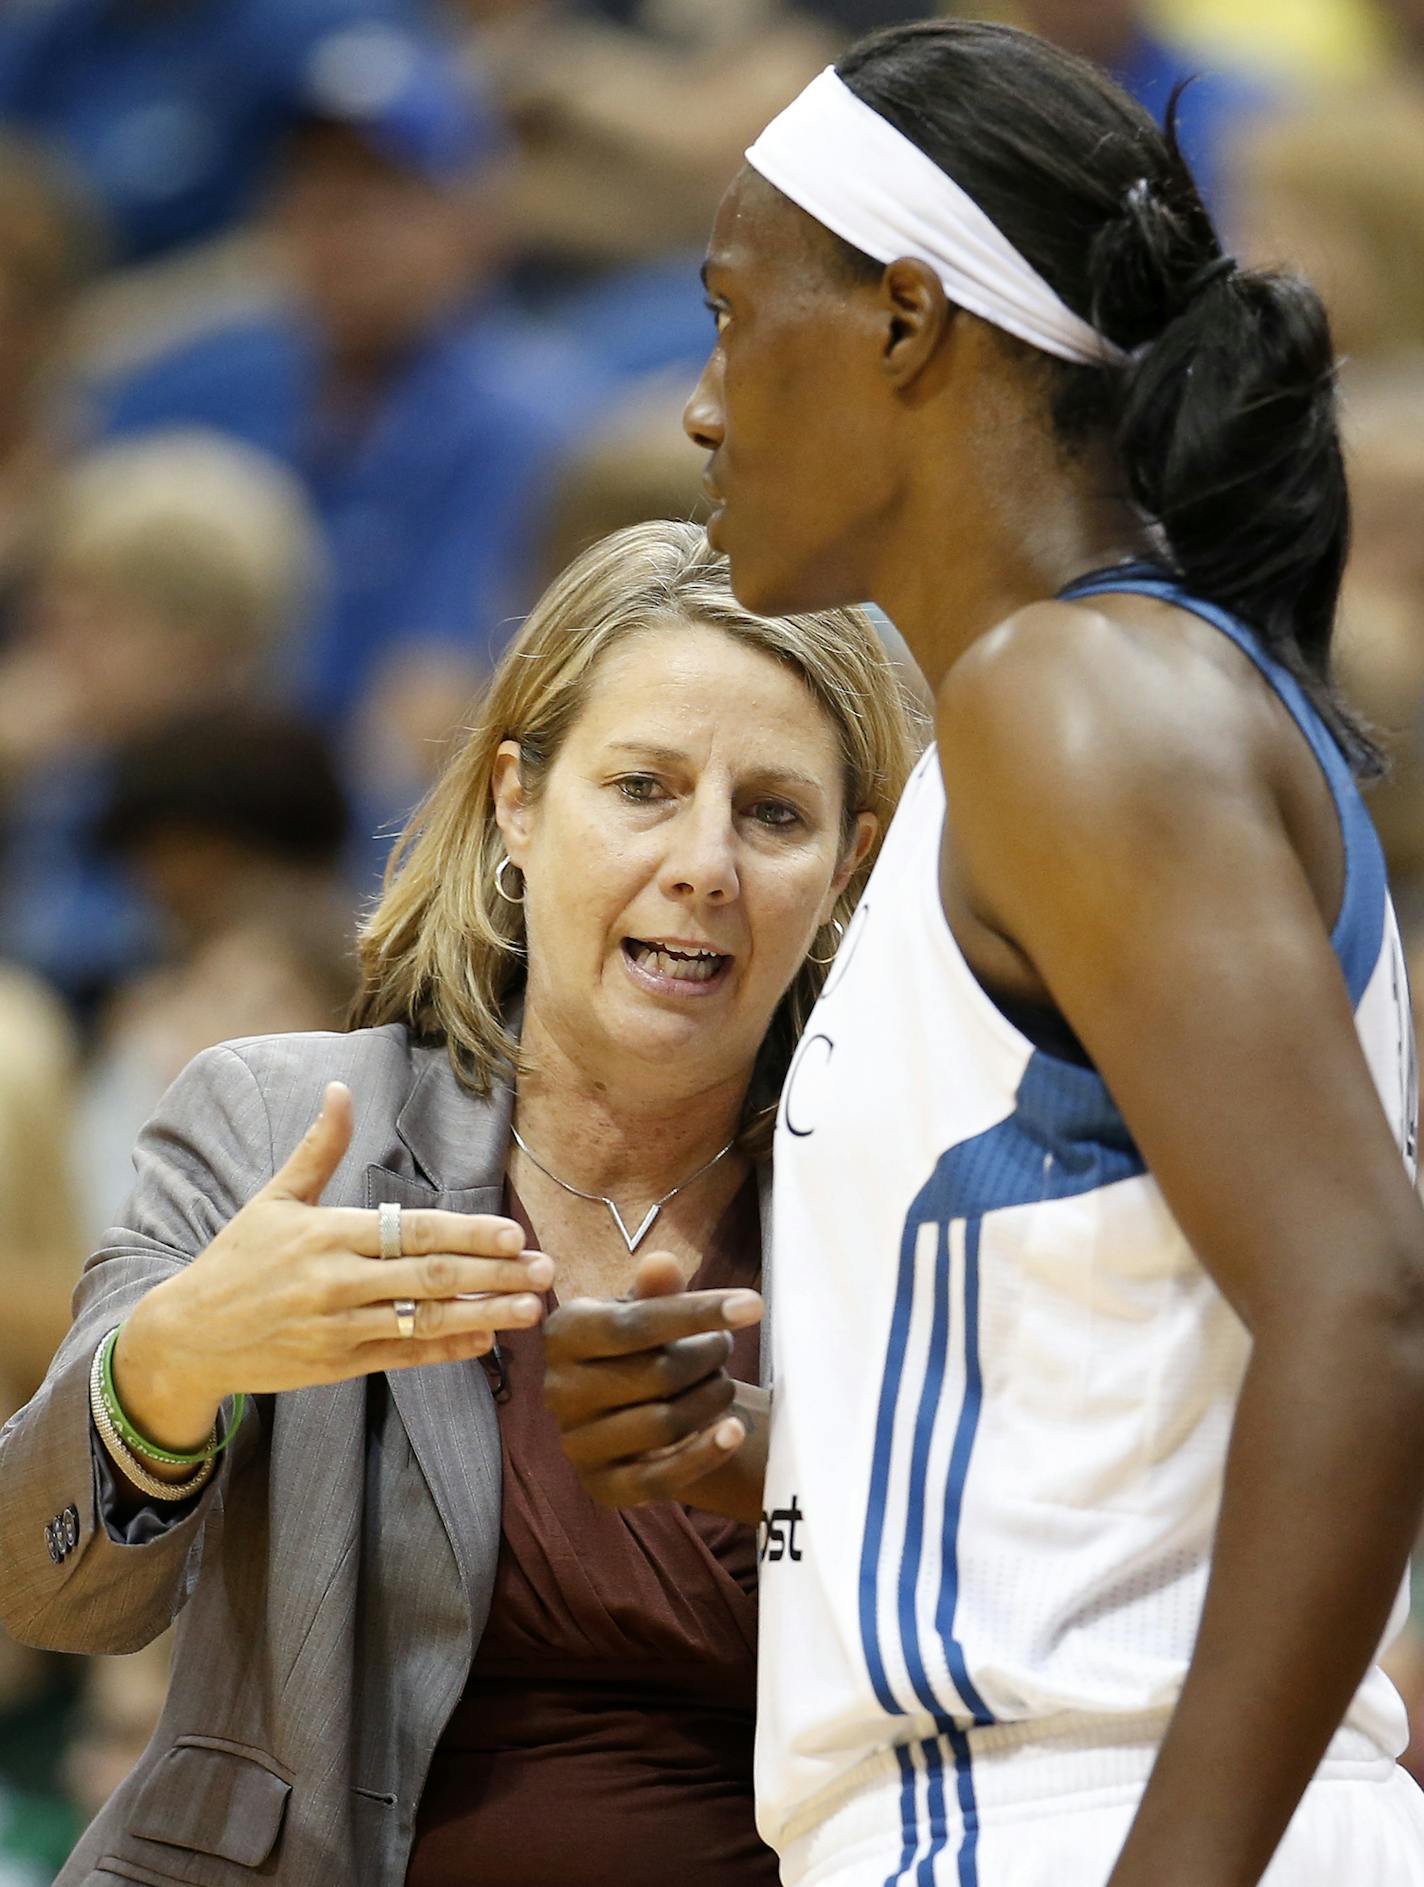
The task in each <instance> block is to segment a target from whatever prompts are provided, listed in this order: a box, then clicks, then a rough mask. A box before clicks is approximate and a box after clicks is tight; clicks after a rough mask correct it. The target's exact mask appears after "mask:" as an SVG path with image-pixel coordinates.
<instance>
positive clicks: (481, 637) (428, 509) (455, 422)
mask: <svg viewBox="0 0 1424 1887" xmlns="http://www.w3.org/2000/svg"><path fill="white" fill-rule="evenodd" d="M325 366H326V363H325V361H324V359H323V347H322V337H321V334H320V332H319V331H318V330H317V328H316V327H315V325H314V324H313V323H312V322H310V321H309V320H307V319H304V318H303V317H302V316H301V315H300V314H298V313H295V312H294V313H289V314H274V315H266V316H263V317H262V318H260V319H254V320H252V321H249V322H247V323H244V324H241V325H236V326H224V327H222V328H219V329H216V330H214V331H212V332H210V333H208V334H205V335H201V336H199V337H198V338H196V339H194V340H191V341H189V342H187V343H185V344H184V345H183V346H181V347H180V348H178V349H177V350H176V351H174V352H172V353H170V354H166V355H164V356H161V357H160V358H159V359H157V360H155V361H153V362H151V363H150V364H149V365H148V366H146V367H145V368H143V369H142V370H140V371H139V372H138V373H137V374H135V375H133V376H132V377H130V378H129V379H128V380H126V381H125V382H123V383H122V384H119V385H117V386H113V387H110V388H109V389H107V393H106V397H105V405H106V408H107V410H106V412H105V415H104V427H105V430H106V431H107V432H108V433H110V434H111V435H117V434H123V433H133V432H141V431H148V430H152V429H156V428H161V427H167V426H172V425H185V424H197V425H204V426H212V427H216V428H217V429H219V430H220V431H223V432H226V433H228V434H230V435H232V436H234V437H236V438H239V439H242V440H245V441H246V442H248V443H249V444H252V445H256V446H260V447H262V448H264V449H265V450H266V451H268V452H271V453H273V454H274V455H275V456H277V457H278V458H280V459H282V460H284V461H285V462H286V463H287V464H288V465H290V466H292V467H293V468H294V469H295V470H296V471H297V472H298V474H299V475H300V476H301V477H302V479H303V480H304V482H305V483H306V485H307V488H308V490H309V492H310V494H311V497H312V500H313V503H314V506H315V509H316V512H317V515H318V517H319V519H320V521H321V523H322V525H323V527H324V529H325V533H326V539H327V544H328V547H329V550H330V560H331V569H332V578H331V582H330V585H329V590H328V595H327V599H326V602H325V605H324V606H323V607H322V609H321V610H320V612H319V614H318V617H317V620H316V622H315V624H314V625H313V627H312V629H311V631H310V633H309V634H308V636H307V637H306V638H305V639H304V640H303V641H302V642H301V644H300V646H299V650H298V653H297V655H296V657H295V658H294V668H295V673H294V675H293V676H292V681H293V688H294V692H295V694H296V695H297V697H298V699H299V700H300V701H301V702H302V704H303V705H304V706H305V707H306V708H308V709H309V710H310V711H312V712H313V713H315V714H317V715H319V716H320V717H321V718H322V719H323V720H324V721H326V722H327V723H328V724H331V725H338V726H339V725H340V724H341V723H342V722H344V721H345V720H346V719H347V717H348V716H349V715H350V713H351V712H352V710H353V709H354V708H355V707H356V705H357V704H358V703H359V701H360V699H361V697H362V695H363V693H364V691H365V690H366V688H367V686H368V685H369V684H370V682H371V681H372V680H373V678H374V677H375V675H376V674H377V672H378V671H379V669H380V668H381V667H382V666H383V664H384V663H385V662H386V661H387V660H388V659H389V658H390V657H391V656H392V655H393V654H395V653H396V652H398V651H399V649H400V648H401V647H402V646H403V645H406V644H429V643H444V644H446V645H449V646H451V647H453V648H454V649H456V650H458V651H461V652H463V653H464V654H466V655H467V656H469V657H470V658H471V660H470V666H471V670H472V673H473V672H474V671H475V670H477V669H479V668H482V667H484V666H486V665H487V664H488V661H489V659H490V657H491V656H492V655H493V654H494V653H496V652H497V647H498V644H499V642H500V641H501V640H502V638H503V636H504V635H505V634H506V633H507V629H508V625H509V619H510V616H511V614H512V612H513V611H514V610H515V609H516V608H518V607H519V605H520V604H521V603H522V602H524V601H525V600H526V598H525V595H524V590H525V587H526V583H527V573H528V570H529V562H530V556H531V551H532V546H531V538H532V536H533V533H534V531H535V529H536V527H537V524H538V521H539V517H540V503H541V500H542V497H543V492H544V483H545V479H546V477H547V474H548V471H549V466H550V461H551V457H552V456H553V454H554V453H556V452H557V450H558V449H559V448H560V447H561V446H562V445H563V444H564V443H565V441H566V440H567V439H568V437H569V436H570V431H571V429H574V428H577V427H578V426H579V425H580V423H581V422H584V421H586V420H587V418H588V415H589V411H590V402H591V401H593V400H595V399H596V397H597V395H598V392H599V391H600V383H599V382H597V381H596V380H595V379H594V377H593V376H592V374H591V372H590V370H589V369H587V368H586V367H585V366H584V364H583V361H582V359H581V358H578V357H575V356H573V355H572V354H571V352H570V350H569V348H568V347H567V346H566V345H565V344H564V343H563V342H562V341H561V340H558V339H555V338H551V337H546V336H543V335H541V334H540V333H539V332H538V331H536V330H531V328H530V327H529V326H528V324H527V323H525V322H520V321H518V320H516V319H515V318H514V317H513V316H512V315H510V314H509V313H508V312H506V311H504V310H503V309H501V308H499V307H498V306H496V305H493V304H491V305H487V306H485V307H483V308H480V309H477V310H476V311H475V312H473V313H471V314H466V315H464V316H463V317H462V318H460V319H457V320H454V321H452V322H450V323H448V324H446V325H443V326H442V327H440V328H439V329H438V330H436V331H435V332H433V333H431V334H430V335H428V336H427V337H426V338H425V339H424V341H423V342H422V344H421V345H420V346H419V347H417V348H415V349H413V350H412V352H411V353H410V355H409V356H408V357H407V358H406V359H405V360H404V361H403V362H402V363H401V365H400V368H399V371H397V372H396V373H394V374H393V375H392V377H391V379H390V380H389V382H388V383H387V384H386V385H385V386H384V387H383V388H382V390H381V392H380V396H379V398H378V400H377V401H376V402H375V403H374V404H373V405H372V407H371V408H370V409H369V411H368V413H367V414H366V416H365V419H364V423H363V424H362V425H361V426H360V428H359V430H348V429H346V428H345V427H343V426H341V425H340V424H339V423H337V422H335V421H333V420H332V419H331V418H330V416H329V415H328V416H326V417H324V416H323V406H322V391H323V383H324V374H325Z"/></svg>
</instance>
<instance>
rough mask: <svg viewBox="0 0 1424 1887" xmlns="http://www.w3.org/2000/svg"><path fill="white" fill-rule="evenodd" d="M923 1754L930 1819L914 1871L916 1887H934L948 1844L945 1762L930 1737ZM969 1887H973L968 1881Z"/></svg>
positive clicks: (927, 1812)
mask: <svg viewBox="0 0 1424 1887" xmlns="http://www.w3.org/2000/svg"><path fill="white" fill-rule="evenodd" d="M922 1747H923V1749H924V1752H925V1812H926V1814H927V1815H928V1816H929V1824H930V1828H929V1835H930V1839H929V1846H928V1847H927V1848H926V1849H925V1851H924V1854H923V1856H922V1857H921V1859H920V1864H919V1866H918V1867H917V1868H916V1869H915V1887H935V1877H934V1871H935V1862H936V1861H937V1860H938V1859H939V1857H940V1855H941V1854H943V1853H944V1848H945V1843H946V1842H947V1841H948V1840H949V1822H948V1820H947V1819H946V1816H945V1812H944V1758H943V1756H942V1755H941V1754H940V1746H939V1742H938V1740H937V1739H936V1738H934V1737H931V1738H930V1739H929V1740H928V1742H926V1743H924V1744H923V1745H922ZM971 1887H974V1883H973V1881H972V1879H971Z"/></svg>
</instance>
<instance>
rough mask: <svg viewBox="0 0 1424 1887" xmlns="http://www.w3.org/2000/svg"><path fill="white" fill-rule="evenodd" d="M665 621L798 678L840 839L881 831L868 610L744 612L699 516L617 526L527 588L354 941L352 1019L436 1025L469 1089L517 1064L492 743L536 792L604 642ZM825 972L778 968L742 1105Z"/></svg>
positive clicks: (888, 784) (908, 748)
mask: <svg viewBox="0 0 1424 1887" xmlns="http://www.w3.org/2000/svg"><path fill="white" fill-rule="evenodd" d="M679 624H704V625H707V626H709V627H711V628H715V629H719V630H721V631H722V632H723V633H724V634H725V635H728V636H730V637H732V639H733V640H734V641H737V642H740V643H742V644H744V645H745V646H748V647H750V648H754V649H758V650H760V651H761V652H762V653H763V654H765V655H768V656H770V657H771V658H772V659H773V660H774V661H777V662H781V663H784V664H785V665H786V666H787V667H788V668H790V669H792V670H794V672H795V673H796V674H798V675H799V676H800V677H801V680H802V681H803V682H804V683H805V685H806V689H807V692H808V693H809V694H810V696H811V698H812V699H813V700H814V701H815V702H817V703H818V704H819V706H820V707H821V709H822V711H823V712H824V713H825V714H826V716H827V717H828V719H829V720H830V722H831V724H832V726H833V727H834V728H835V730H836V734H837V737H838V740H839V745H840V751H841V761H842V766H843V769H844V806H845V815H844V832H845V839H846V843H847V844H849V843H850V841H851V838H852V836H853V834H854V831H855V822H856V815H857V814H858V813H862V812H870V813H873V814H874V815H875V817H876V819H877V821H878V832H879V834H880V835H883V834H884V832H885V829H886V827H887V826H888V825H889V822H890V818H891V815H892V814H893V812H894V810H895V806H896V803H897V801H898V800H899V797H900V793H901V791H902V789H903V787H904V784H905V780H906V778H907V777H908V774H909V770H910V767H911V765H912V764H913V761H914V756H915V752H916V748H917V741H916V738H915V732H914V724H913V722H912V718H911V710H910V706H909V703H908V698H907V696H906V693H905V691H904V689H903V687H902V684H901V682H900V679H899V677H898V674H897V672H896V669H895V667H894V665H893V664H892V663H891V661H890V660H889V658H888V657H887V655H886V654H885V651H884V648H883V647H882V645H881V642H880V639H879V637H878V636H877V635H876V633H875V630H874V628H873V627H872V625H871V622H870V619H869V617H868V616H867V615H866V614H865V612H864V611H863V610H859V609H830V610H818V611H815V612H813V613H810V614H807V615H801V616H786V617H780V618H769V617H764V616H755V615H753V614H752V613H751V612H750V611H749V610H745V609H743V608H742V607H741V605H740V604H739V603H738V602H737V600H736V598H735V597H734V596H733V595H732V590H731V585H730V582H729V580H728V575H727V564H726V560H725V559H724V558H722V557H719V556H717V555H716V554H715V553H714V552H713V551H711V550H710V549H709V547H708V544H707V538H706V535H705V533H704V532H703V531H702V530H701V529H700V527H698V526H695V525H691V524H681V523H670V522H658V523H650V524H637V525H633V526H631V527H630V528H629V529H626V530H622V531H615V532H614V533H613V535H612V536H610V537H606V538H604V539H602V541H601V542H599V543H597V544H594V545H593V546H592V547H591V548H590V549H588V550H586V551H585V552H584V553H583V554H582V555H581V556H580V557H578V558H576V559H575V560H574V562H573V563H571V564H570V565H569V567H568V569H567V570H565V571H564V573H563V574H562V576H560V577H558V578H556V579H555V581H554V582H553V583H552V584H551V585H550V587H549V589H548V590H547V591H546V592H545V593H544V595H543V597H541V599H540V600H539V602H538V604H537V605H536V606H535V608H534V611H533V613H532V614H531V615H530V617H529V619H528V621H527V622H526V623H525V624H524V627H523V629H522V630H521V632H520V634H519V635H518V636H517V637H516V639H515V640H514V642H513V643H512V644H511V645H510V647H509V648H508V650H507V651H506V652H505V654H504V656H503V658H502V659H501V661H500V663H499V666H498V667H497V668H496V670H495V672H494V674H493V676H492V677H491V679H490V682H489V685H488V687H487V688H486V689H485V690H484V692H483V693H482V694H481V695H480V696H479V697H478V700H477V703H476V709H475V715H474V719H473V722H472V724H471V725H470V726H469V727H467V728H466V730H465V732H464V734H463V736H462V737H461V738H460V739H459V741H458V743H457V745H456V746H455V748H454V750H453V752H452V753H451V755H450V757H449V760H448V761H447V763H446V765H445V766H444V768H443V769H442V771H441V774H440V777H439V779H438V780H437V781H436V783H435V785H434V786H433V788H432V789H431V791H430V792H429V794H428V795H427V796H426V798H425V800H424V801H423V802H422V804H421V805H420V806H419V807H418V808H417V809H416V811H415V813H414V814H413V815H412V817H411V819H410V821H409V823H408V824H407V826H406V828H405V830H404V832H403V833H402V834H401V837H400V839H399V841H398V842H397V844H396V846H395V847H394V849H393V851H392V854H391V858H390V862H389V863H388V865H387V867H386V875H385V883H384V888H383V890H382V893H381V897H380V900H379V902H378V904H377V905H376V907H375V909H374V910H373V911H372V913H371V914H370V916H369V917H368V918H367V919H366V921H365V922H364V923H363V925H362V927H361V931H360V936H359V939H358V955H359V959H360V972H361V974H360V985H359V988H358V991H357V994H356V998H355V1001H354V1002H353V1004H352V1009H351V1014H350V1018H349V1019H350V1024H351V1026H352V1027H353V1028H368V1027H377V1026H379V1025H381V1024H383V1023H390V1022H403V1023H405V1024H406V1025H407V1026H408V1027H409V1028H410V1029H411V1031H412V1032H413V1033H414V1034H415V1035H416V1036H418V1037H419V1038H421V1039H423V1040H426V1041H437V1042H438V1041H443V1042H444V1043H445V1045H446V1046H447V1048H448V1050H449V1053H450V1058H451V1061H452V1063H453V1064H454V1068H455V1072H456V1074H457V1075H458V1077H459V1078H460V1080H461V1082H462V1083H463V1085H464V1086H465V1087H467V1088H468V1089H470V1090H471V1091H472V1092H474V1093H476V1094H482V1095H483V1094H488V1093H489V1092H490V1089H491V1087H492V1085H493V1084H494V1082H495V1081H496V1080H498V1079H500V1078H501V1077H508V1076H510V1075H511V1074H512V1073H513V1072H514V1071H515V1070H517V1067H518V1045H517V1043H516V1041H515V1039H514V1037H513V1035H512V1034H511V1032H510V1030H509V1027H508V1025H507V1017H508V1010H509V1005H510V1001H511V998H512V997H514V995H515V994H516V993H517V991H518V989H519V987H520V986H521V985H522V983H523V981H524V967H525V966H524V920H523V914H522V912H521V910H520V907H519V906H518V905H517V904H513V903H510V902H509V901H508V900H507V899H506V898H504V897H502V896H501V895H500V893H499V890H498V888H497V886H496V883H495V872H496V870H497V869H498V867H499V865H500V863H501V861H502V859H503V856H504V847H503V842H502V840H501V838H500V832H499V827H498V826H497V825H496V823H495V817H494V793H493V777H494V762H495V755H496V754H497V752H498V750H499V746H500V743H501V742H502V741H506V740H514V741H517V742H518V743H519V751H520V774H521V778H522V781H523V785H524V789H525V792H526V793H527V794H528V795H530V796H531V797H535V798H537V795H538V793H539V791H540V789H541V786H542V784H543V782H544V780H545V778H546V777H547V774H548V770H549V768H550V766H551V765H552V764H553V761H554V759H555V756H556V755H557V754H558V752H559V748H560V747H561V745H562V743H563V741H564V739H565V737H566V736H567V734H568V732H569V730H570V728H571V727H572V726H573V724H574V722H575V721H576V720H577V719H578V716H579V714H580V712H581V710H582V708H583V704H584V701H585V700H586V698H587V696H588V691H589V684H590V681H591V679H592V677H593V674H594V672H595V670H596V668H597V666H598V663H599V661H600V660H601V659H602V657H603V656H604V655H605V654H606V653H607V652H608V650H609V649H611V648H612V647H613V646H614V645H615V644H616V643H618V642H620V641H622V640H623V639H624V638H625V637H627V636H630V635H633V634H636V633H637V632H638V631H640V630H647V629H659V630H660V629H663V628H669V629H671V628H675V627H676V626H678V625H679ZM878 844H879V837H877V840H876V847H875V848H872V852H871V855H870V857H868V858H867V859H866V860H865V862H864V863H863V864H862V866H861V867H860V869H859V870H858V871H857V872H856V874H855V876H854V877H853V878H852V879H851V881H850V883H849V884H848V885H847V886H846V888H845V891H844V892H843V893H842V895H841V897H840V900H839V902H838V904H837V907H836V912H835V918H834V920H833V924H834V925H839V924H843V923H844V922H845V921H846V920H847V919H848V917H849V915H850V913H851V911H852V910H854V908H855V904H856V901H857V899H858V898H859V896H860V893H861V891H862V889H863V887H864V884H865V879H866V877H867V875H868V874H869V871H870V866H871V863H872V862H873V858H874V851H875V849H877V848H878ZM836 934H837V930H836V928H833V926H829V925H828V926H827V927H826V928H825V929H824V930H822V931H821V932H819V933H818V938H817V941H816V942H815V943H814V944H813V946H812V954H813V955H815V956H822V957H829V956H830V954H831V949H832V947H833V945H834V940H835V936H836ZM825 975H826V970H825V967H824V965H821V964H817V963H814V962H812V961H811V958H810V957H809V956H808V957H807V958H806V960H805V961H804V962H803V963H802V965H801V967H800V969H799V970H798V971H797V972H796V975H795V976H794V978H793V979H792V981H791V984H790V987H789V988H788V989H787V991H786V994H785V996H784V997H783V998H782V1000H781V1003H780V1005H779V1007H778V1009H777V1012H776V1015H775V1016H774V1018H773V1020H772V1023H771V1027H770V1029H769V1030H768V1033H767V1037H766V1040H765V1042H764V1044H763V1049H762V1054H761V1058H760V1060H759V1063H758V1067H757V1072H756V1078H755V1079H754V1081H753V1084H752V1094H751V1095H750V1096H749V1107H750V1109H751V1111H752V1112H756V1111H761V1110H764V1109H765V1108H766V1107H767V1106H768V1105H769V1104H770V1103H771V1102H773V1101H774V1100H775V1098H776V1096H777V1095H778V1094H779V1093H780V1089H781V1083H782V1081H783V1080H784V1079H785V1074H786V1069H787V1066H788V1065H789V1062H790V1058H791V1054H792V1051H793V1049H794V1048H795V1045H796V1040H797V1037H798V1036H799V1034H800V1032H801V1028H802V1026H803V1025H804V1023H805V1020H806V1017H807V1016H808V1015H809V1014H810V1012H811V1008H812V1005H813V1004H814V1002H815V1000H816V997H817V995H818V994H819V993H820V988H821V984H822V982H823V981H824V980H825Z"/></svg>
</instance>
